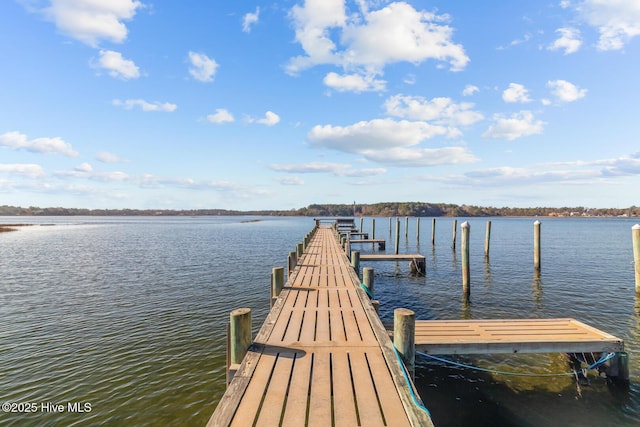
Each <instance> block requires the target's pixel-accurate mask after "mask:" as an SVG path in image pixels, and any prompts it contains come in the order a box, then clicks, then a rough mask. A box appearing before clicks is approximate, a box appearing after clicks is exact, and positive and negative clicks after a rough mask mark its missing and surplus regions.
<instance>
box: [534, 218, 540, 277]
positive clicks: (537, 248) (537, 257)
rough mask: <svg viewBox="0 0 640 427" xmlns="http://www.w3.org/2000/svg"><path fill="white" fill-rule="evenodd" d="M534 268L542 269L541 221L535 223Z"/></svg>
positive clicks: (536, 269)
mask: <svg viewBox="0 0 640 427" xmlns="http://www.w3.org/2000/svg"><path fill="white" fill-rule="evenodd" d="M533 268H534V270H535V271H537V272H539V271H540V221H538V220H536V222H534V223H533Z"/></svg>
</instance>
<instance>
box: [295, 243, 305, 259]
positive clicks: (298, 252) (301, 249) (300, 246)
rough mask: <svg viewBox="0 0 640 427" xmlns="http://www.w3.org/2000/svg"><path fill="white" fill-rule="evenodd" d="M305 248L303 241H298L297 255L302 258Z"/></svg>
mask: <svg viewBox="0 0 640 427" xmlns="http://www.w3.org/2000/svg"><path fill="white" fill-rule="evenodd" d="M303 250H304V245H303V244H302V243H298V244H297V245H296V257H297V258H300V257H301V256H302V252H303Z"/></svg>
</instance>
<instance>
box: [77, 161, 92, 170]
mask: <svg viewBox="0 0 640 427" xmlns="http://www.w3.org/2000/svg"><path fill="white" fill-rule="evenodd" d="M74 170H76V171H78V172H85V173H91V172H93V167H92V166H91V165H90V164H89V163H87V162H84V163H81V164H79V165H78V166H76V167H75V168H74Z"/></svg>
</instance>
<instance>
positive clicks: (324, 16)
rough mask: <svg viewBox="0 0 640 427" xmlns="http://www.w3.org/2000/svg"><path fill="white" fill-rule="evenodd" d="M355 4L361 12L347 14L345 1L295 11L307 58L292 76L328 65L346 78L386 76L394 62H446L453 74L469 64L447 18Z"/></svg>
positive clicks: (311, 2) (294, 63) (318, 2)
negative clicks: (336, 68) (342, 70)
mask: <svg viewBox="0 0 640 427" xmlns="http://www.w3.org/2000/svg"><path fill="white" fill-rule="evenodd" d="M356 3H357V6H358V7H359V10H357V11H352V10H346V5H345V1H344V0H306V1H305V3H304V5H303V6H298V5H296V6H294V7H293V8H292V9H291V13H290V17H291V19H292V20H293V23H294V27H295V31H296V41H297V42H298V43H300V46H301V47H302V49H303V50H304V55H300V56H297V57H294V58H291V59H290V61H289V63H288V64H287V66H286V70H287V72H288V73H290V74H297V73H299V72H301V71H303V70H305V69H307V68H310V67H313V66H316V65H322V64H330V65H335V66H338V67H342V68H343V69H344V70H345V72H346V73H347V75H353V74H360V75H362V76H363V77H366V76H376V75H382V74H383V72H384V67H385V66H386V65H388V64H392V63H396V62H411V63H414V64H419V63H422V62H423V61H426V60H429V59H435V60H436V61H440V62H441V63H448V64H449V67H450V69H451V70H452V71H460V70H462V69H464V68H465V67H466V65H467V63H468V62H469V58H468V57H467V55H466V54H465V52H464V48H463V47H462V45H460V44H456V43H454V42H453V41H452V36H453V29H452V28H451V27H450V26H448V25H447V23H448V21H449V17H448V16H447V15H436V14H435V13H429V12H424V11H417V10H416V9H414V8H413V6H411V5H409V4H407V3H405V2H393V3H391V4H388V5H387V6H385V7H384V8H382V9H379V10H373V11H372V10H369V6H373V5H374V3H372V2H365V1H358V2H356ZM370 78H371V77H370Z"/></svg>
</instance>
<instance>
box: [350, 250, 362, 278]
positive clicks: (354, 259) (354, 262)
mask: <svg viewBox="0 0 640 427" xmlns="http://www.w3.org/2000/svg"><path fill="white" fill-rule="evenodd" d="M351 267H353V269H354V270H355V271H356V276H358V277H360V251H351Z"/></svg>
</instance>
